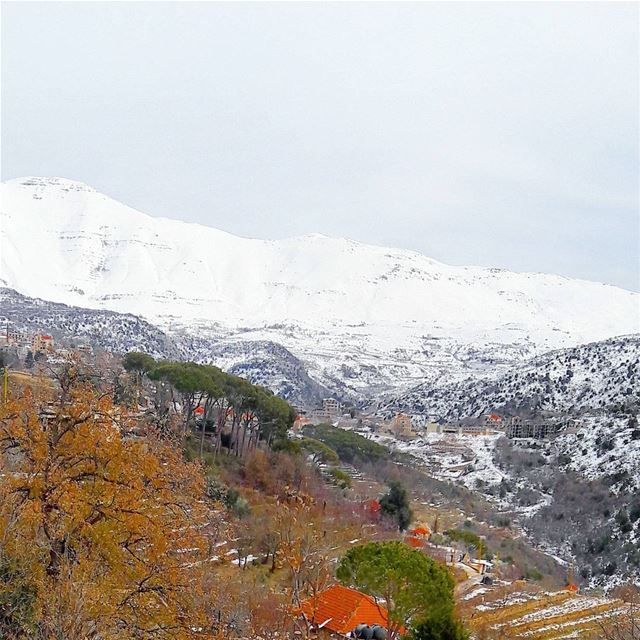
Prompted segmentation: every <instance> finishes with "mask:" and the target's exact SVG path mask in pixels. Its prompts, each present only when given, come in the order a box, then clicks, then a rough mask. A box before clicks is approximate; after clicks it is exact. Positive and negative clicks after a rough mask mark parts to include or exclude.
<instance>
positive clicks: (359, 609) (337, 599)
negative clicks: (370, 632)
mask: <svg viewBox="0 0 640 640" xmlns="http://www.w3.org/2000/svg"><path fill="white" fill-rule="evenodd" d="M300 608H301V613H302V615H304V617H305V618H306V620H307V621H308V622H310V623H311V624H312V625H313V626H314V627H315V628H317V629H325V630H326V631H329V632H333V633H339V634H341V635H346V634H348V633H349V632H351V631H353V630H354V629H355V628H356V627H357V626H358V625H359V624H368V625H369V626H372V625H374V624H378V625H380V626H381V627H385V628H386V629H388V628H389V621H388V615H389V614H388V613H387V610H386V609H385V608H384V607H383V606H382V605H381V604H378V603H377V602H376V601H375V600H374V599H373V598H372V597H371V596H368V595H367V594H365V593H361V592H360V591H356V590H355V589H349V588H348V587H343V586H342V585H339V584H334V585H333V586H331V587H329V588H328V589H325V590H324V591H321V592H320V593H318V594H317V595H316V596H314V597H311V598H309V599H308V600H305V601H304V602H303V603H302V606H301V607H300ZM401 631H402V632H404V629H402V630H401Z"/></svg>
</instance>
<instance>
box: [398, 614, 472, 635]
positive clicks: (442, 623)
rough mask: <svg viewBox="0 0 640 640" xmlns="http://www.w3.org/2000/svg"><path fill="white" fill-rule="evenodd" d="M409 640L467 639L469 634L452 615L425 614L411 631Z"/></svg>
mask: <svg viewBox="0 0 640 640" xmlns="http://www.w3.org/2000/svg"><path fill="white" fill-rule="evenodd" d="M410 638H411V640H468V638H469V634H468V633H467V632H466V630H465V628H464V627H463V626H462V623H461V622H460V621H459V620H457V619H456V618H455V617H454V616H453V615H446V614H444V615H442V614H440V615H438V614H435V615H432V616H427V617H426V618H425V619H424V620H422V621H421V622H419V623H418V624H417V625H416V626H415V628H414V629H413V630H412V632H411V636H410Z"/></svg>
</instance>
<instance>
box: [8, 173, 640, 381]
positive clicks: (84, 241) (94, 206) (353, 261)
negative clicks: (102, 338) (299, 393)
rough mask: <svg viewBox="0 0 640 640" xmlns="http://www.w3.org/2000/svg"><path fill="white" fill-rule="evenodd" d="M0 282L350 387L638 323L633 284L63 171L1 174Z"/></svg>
mask: <svg viewBox="0 0 640 640" xmlns="http://www.w3.org/2000/svg"><path fill="white" fill-rule="evenodd" d="M1 196H2V203H1V205H2V206H1V212H2V218H1V240H0V242H1V245H0V246H1V252H2V256H1V257H2V262H1V269H0V284H3V285H5V286H7V287H11V288H14V289H16V290H17V291H19V292H21V293H23V294H26V295H29V296H33V297H39V298H45V299H48V300H52V301H55V302H64V303H67V304H72V305H77V306H82V307H89V308H100V309H110V310H114V311H119V312H127V313H135V314H137V315H140V316H143V317H145V318H147V319H149V320H151V321H153V322H155V323H158V324H159V325H160V326H162V327H163V328H164V329H165V330H169V331H171V330H172V329H177V328H182V329H185V328H186V329H187V330H189V331H191V332H199V333H201V334H207V335H215V336H221V337H225V338H230V337H235V338H240V339H248V340H271V341H275V342H279V343H281V344H283V345H285V346H286V347H287V348H289V349H291V350H292V351H293V353H295V354H296V355H298V356H300V357H303V358H304V359H305V360H306V361H307V362H308V363H309V365H310V366H311V371H312V372H314V373H315V375H316V377H317V378H318V379H319V380H320V381H323V382H327V381H328V382H330V383H335V382H336V381H337V382H339V383H340V384H346V385H347V386H348V387H349V388H350V389H351V390H353V391H354V392H359V391H364V390H365V389H367V388H370V387H371V386H377V387H378V388H380V389H384V388H389V387H397V386H410V385H411V384H415V383H416V382H418V381H419V380H422V379H424V378H425V377H426V378H427V379H434V378H438V377H439V376H441V375H443V373H444V372H445V371H446V372H447V375H451V373H453V374H454V375H455V374H456V372H459V373H460V374H461V375H463V374H465V373H467V374H468V373H469V371H471V370H477V369H482V368H483V366H484V364H486V362H487V361H491V362H492V363H493V364H495V363H498V364H499V363H504V364H505V365H506V364H511V363H513V362H515V361H519V360H521V359H522V358H525V357H527V356H531V355H535V354H537V353H541V352H543V351H547V350H549V349H553V348H559V347H565V346H571V345H575V344H580V343H584V342H589V341H594V340H600V339H604V338H608V337H611V336H615V335H620V334H627V333H633V332H636V331H638V330H639V324H640V321H639V317H638V313H639V312H638V304H639V298H640V296H639V295H638V294H635V293H631V292H629V291H624V290H622V289H619V288H616V287H613V286H608V285H603V284H598V283H594V282H586V281H582V280H572V279H568V278H563V277H560V276H554V275H543V274H532V273H512V272H509V271H504V270H498V269H486V268H479V267H453V266H447V265H444V264H441V263H438V262H436V261H434V260H431V259H429V258H427V257H425V256H423V255H420V254H418V253H414V252H411V251H404V250H398V249H387V248H383V247H374V246H368V245H363V244H359V243H357V242H353V241H351V240H345V239H334V238H327V237H325V236H321V235H309V236H303V237H299V238H290V239H285V240H278V241H264V240H252V239H247V238H240V237H237V236H233V235H230V234H228V233H224V232H222V231H219V230H216V229H212V228H208V227H204V226H201V225H195V224H187V223H184V222H178V221H175V220H167V219H161V218H153V217H150V216H147V215H145V214H143V213H140V212H138V211H135V210H133V209H131V208H129V207H127V206H125V205H122V204H120V203H118V202H115V201H114V200H112V199H110V198H108V197H106V196H104V195H102V194H100V193H97V192H96V191H94V190H93V189H91V188H90V187H88V186H86V185H83V184H80V183H76V182H72V181H69V180H63V179H58V178H26V179H20V180H15V181H11V182H9V183H5V184H3V185H2V194H1Z"/></svg>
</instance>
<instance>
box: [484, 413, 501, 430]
mask: <svg viewBox="0 0 640 640" xmlns="http://www.w3.org/2000/svg"><path fill="white" fill-rule="evenodd" d="M483 419H484V425H485V427H487V428H488V429H500V428H501V427H502V416H499V415H498V414H497V413H489V414H487V415H485V416H483Z"/></svg>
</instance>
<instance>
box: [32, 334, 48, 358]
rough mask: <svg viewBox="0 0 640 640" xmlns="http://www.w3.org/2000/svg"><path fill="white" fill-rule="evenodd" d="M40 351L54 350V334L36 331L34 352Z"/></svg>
mask: <svg viewBox="0 0 640 640" xmlns="http://www.w3.org/2000/svg"><path fill="white" fill-rule="evenodd" d="M39 351H40V352H44V351H48V352H49V353H51V352H52V351H53V337H52V336H49V335H46V334H40V333H36V335H35V336H33V352H34V353H38V352H39Z"/></svg>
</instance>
